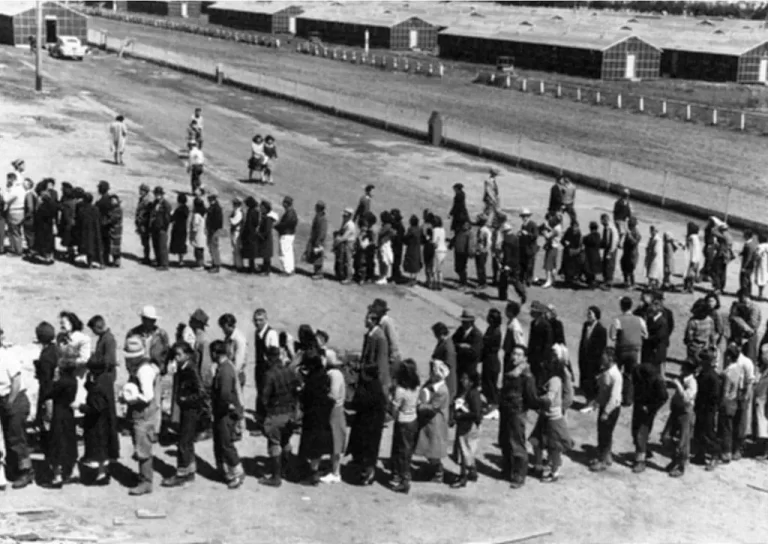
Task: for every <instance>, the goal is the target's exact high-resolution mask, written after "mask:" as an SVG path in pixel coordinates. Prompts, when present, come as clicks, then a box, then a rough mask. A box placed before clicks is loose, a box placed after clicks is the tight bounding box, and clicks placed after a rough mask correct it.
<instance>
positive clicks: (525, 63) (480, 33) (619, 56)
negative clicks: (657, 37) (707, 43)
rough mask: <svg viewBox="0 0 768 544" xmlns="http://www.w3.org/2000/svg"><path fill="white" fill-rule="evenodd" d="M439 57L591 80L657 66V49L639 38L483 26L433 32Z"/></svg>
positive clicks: (638, 74)
mask: <svg viewBox="0 0 768 544" xmlns="http://www.w3.org/2000/svg"><path fill="white" fill-rule="evenodd" d="M438 46H439V48H440V57H441V58H445V59H451V60H460V61H466V62H474V63H479V64H495V63H496V62H497V60H498V58H499V57H502V56H504V57H513V58H514V60H513V62H514V65H515V66H518V67H520V68H525V69H530V70H540V71H544V72H555V73H561V74H567V75H573V76H581V77H588V78H594V79H606V80H619V79H631V80H636V79H654V78H658V77H659V74H660V66H661V48H660V47H658V46H657V45H655V44H652V43H650V42H648V41H646V40H644V39H643V38H641V37H638V36H634V35H626V34H624V35H622V34H619V33H613V34H600V35H595V36H589V35H588V34H584V33H575V32H573V33H563V34H559V35H556V34H543V33H536V32H532V31H526V30H523V31H519V32H513V31H509V30H489V29H483V28H469V29H460V28H448V29H445V30H443V31H441V32H440V33H439V35H438Z"/></svg>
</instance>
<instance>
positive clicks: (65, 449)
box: [43, 359, 79, 489]
mask: <svg viewBox="0 0 768 544" xmlns="http://www.w3.org/2000/svg"><path fill="white" fill-rule="evenodd" d="M74 371H75V365H74V362H73V361H72V360H71V359H64V360H62V361H61V364H60V365H59V366H58V368H57V369H56V375H57V376H56V380H55V381H54V382H53V386H52V387H51V389H50V390H49V391H48V392H47V394H46V396H45V398H44V399H43V400H45V401H50V402H51V403H52V405H53V406H52V411H51V412H52V415H51V430H50V434H49V435H48V437H47V438H48V440H47V442H48V444H47V445H48V447H47V450H46V452H45V460H46V462H47V463H48V466H49V467H50V468H51V470H52V472H53V479H52V480H51V482H50V485H51V487H52V488H54V489H61V487H62V485H63V484H65V483H69V482H71V481H72V473H73V471H74V469H75V464H76V463H77V427H76V425H75V414H74V412H73V410H72V405H73V403H74V401H75V395H76V394H77V380H76V379H75V376H74ZM77 406H78V407H79V405H77Z"/></svg>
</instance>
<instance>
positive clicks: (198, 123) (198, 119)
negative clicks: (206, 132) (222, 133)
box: [190, 115, 203, 132]
mask: <svg viewBox="0 0 768 544" xmlns="http://www.w3.org/2000/svg"><path fill="white" fill-rule="evenodd" d="M190 121H197V128H199V129H200V132H202V131H203V116H202V115H201V116H200V117H195V116H194V115H193V116H192V118H191V119H190Z"/></svg>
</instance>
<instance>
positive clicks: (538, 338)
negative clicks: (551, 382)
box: [528, 300, 555, 385]
mask: <svg viewBox="0 0 768 544" xmlns="http://www.w3.org/2000/svg"><path fill="white" fill-rule="evenodd" d="M548 313H549V310H548V308H547V307H546V306H544V305H543V304H542V303H541V302H539V301H537V300H535V301H533V302H532V303H531V318H532V321H531V332H530V333H529V334H528V364H529V365H530V368H531V372H532V373H533V376H534V377H535V378H536V383H537V384H540V385H543V383H540V380H541V378H542V377H543V365H544V362H545V361H546V360H547V359H548V358H549V357H550V355H551V354H552V346H553V345H554V344H555V340H554V333H553V331H552V324H551V323H550V321H549V319H548Z"/></svg>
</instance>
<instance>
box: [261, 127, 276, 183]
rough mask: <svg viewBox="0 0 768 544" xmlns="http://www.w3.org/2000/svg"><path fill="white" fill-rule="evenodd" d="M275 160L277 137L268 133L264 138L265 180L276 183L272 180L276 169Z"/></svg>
mask: <svg viewBox="0 0 768 544" xmlns="http://www.w3.org/2000/svg"><path fill="white" fill-rule="evenodd" d="M275 160H277V147H276V146H275V139H274V138H273V137H272V136H270V135H268V136H267V137H266V138H264V182H265V183H269V184H270V185H274V183H275V182H274V181H273V180H272V171H273V170H274V169H275Z"/></svg>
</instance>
